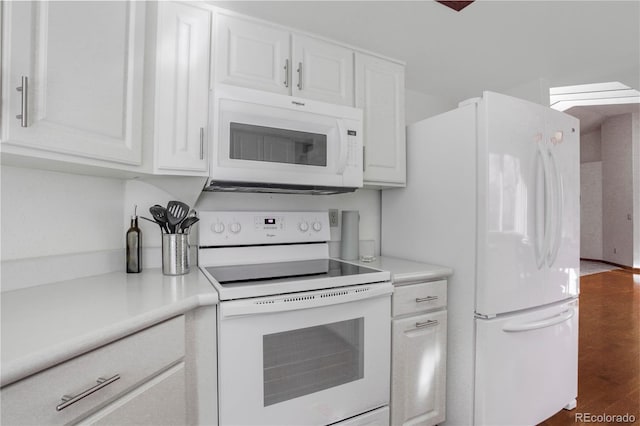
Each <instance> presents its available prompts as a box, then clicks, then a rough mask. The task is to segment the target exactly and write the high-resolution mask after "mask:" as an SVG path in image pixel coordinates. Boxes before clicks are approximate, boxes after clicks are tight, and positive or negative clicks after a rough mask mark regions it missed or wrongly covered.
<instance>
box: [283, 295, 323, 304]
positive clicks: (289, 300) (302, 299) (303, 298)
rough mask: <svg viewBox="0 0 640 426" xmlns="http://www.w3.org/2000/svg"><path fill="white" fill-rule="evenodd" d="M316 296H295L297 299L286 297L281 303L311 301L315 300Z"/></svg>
mask: <svg viewBox="0 0 640 426" xmlns="http://www.w3.org/2000/svg"><path fill="white" fill-rule="evenodd" d="M315 298H316V296H314V295H311V296H297V297H287V298H286V299H284V300H283V302H285V303H287V302H302V301H304V300H313V299H315Z"/></svg>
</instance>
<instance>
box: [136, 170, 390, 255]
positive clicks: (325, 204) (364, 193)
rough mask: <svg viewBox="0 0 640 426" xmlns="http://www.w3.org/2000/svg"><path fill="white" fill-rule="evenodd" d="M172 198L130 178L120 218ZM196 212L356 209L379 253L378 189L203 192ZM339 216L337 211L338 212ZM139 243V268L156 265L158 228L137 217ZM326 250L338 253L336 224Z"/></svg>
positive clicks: (364, 235)
mask: <svg viewBox="0 0 640 426" xmlns="http://www.w3.org/2000/svg"><path fill="white" fill-rule="evenodd" d="M172 199H176V197H175V196H174V195H172V194H170V193H168V192H165V191H164V190H162V189H159V188H157V187H155V186H153V185H151V184H149V183H146V182H142V181H139V180H130V181H128V182H127V183H126V195H125V203H124V204H125V213H124V216H125V217H124V221H125V223H127V224H128V223H129V221H130V216H131V212H132V211H133V205H134V204H137V205H138V211H139V212H140V214H141V215H143V216H147V217H150V216H151V215H150V214H149V207H151V206H152V205H154V204H156V203H157V204H160V205H166V204H167V202H169V201H170V200H172ZM192 207H194V208H195V209H196V211H198V212H200V211H206V210H211V211H215V210H222V211H225V210H226V211H229V210H241V211H242V210H248V211H261V210H266V211H269V210H275V211H278V210H294V211H295V210H298V211H299V210H312V211H313V210H328V209H339V210H358V211H360V240H361V241H363V240H365V241H373V244H374V250H375V254H376V255H377V254H379V253H380V191H378V190H367V189H359V190H357V191H356V192H354V193H350V194H340V195H320V196H318V195H288V194H236V193H221V192H203V193H202V194H201V196H200V198H199V199H198V201H197V203H195V205H194V206H192ZM340 216H341V214H340ZM139 225H140V228H141V230H142V246H143V247H144V249H145V254H144V258H143V267H158V266H160V259H161V258H160V249H159V248H160V247H161V245H162V240H161V234H160V229H159V227H158V226H157V225H155V224H153V223H150V222H147V221H145V220H141V221H140V223H139ZM197 231H198V228H197V226H195V227H194V228H193V230H192V236H191V238H190V242H191V243H193V244H197ZM331 241H332V243H331V244H330V250H331V255H332V256H339V255H340V252H339V241H340V227H336V228H331Z"/></svg>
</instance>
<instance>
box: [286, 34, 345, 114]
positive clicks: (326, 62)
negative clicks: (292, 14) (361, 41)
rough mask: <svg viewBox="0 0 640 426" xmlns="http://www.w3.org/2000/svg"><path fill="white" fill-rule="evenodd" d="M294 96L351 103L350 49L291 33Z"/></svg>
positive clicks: (337, 102) (343, 103)
mask: <svg viewBox="0 0 640 426" xmlns="http://www.w3.org/2000/svg"><path fill="white" fill-rule="evenodd" d="M291 50H292V52H293V54H292V57H293V65H292V66H293V68H292V71H294V73H293V78H292V81H293V82H294V84H293V87H292V89H293V92H292V93H293V95H294V96H299V97H303V98H309V99H316V100H320V101H324V102H329V103H333V104H342V105H350V106H351V105H353V51H352V50H350V49H347V48H345V47H342V46H338V45H335V44H332V43H327V42H325V41H322V40H319V39H316V38H312V37H307V36H303V35H297V34H293V35H292V49H291Z"/></svg>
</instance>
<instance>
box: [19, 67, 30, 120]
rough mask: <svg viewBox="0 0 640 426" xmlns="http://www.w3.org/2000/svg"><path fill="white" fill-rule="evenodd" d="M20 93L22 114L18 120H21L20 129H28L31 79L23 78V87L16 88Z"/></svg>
mask: <svg viewBox="0 0 640 426" xmlns="http://www.w3.org/2000/svg"><path fill="white" fill-rule="evenodd" d="M16 90H17V91H18V92H20V95H21V96H20V114H18V115H16V118H17V119H18V120H20V127H27V125H28V123H27V120H28V118H29V77H27V76H26V75H23V76H22V81H21V86H18V87H16Z"/></svg>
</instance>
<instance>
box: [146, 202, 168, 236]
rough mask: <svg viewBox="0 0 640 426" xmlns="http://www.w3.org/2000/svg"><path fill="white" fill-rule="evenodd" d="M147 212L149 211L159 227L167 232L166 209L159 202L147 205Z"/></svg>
mask: <svg viewBox="0 0 640 426" xmlns="http://www.w3.org/2000/svg"><path fill="white" fill-rule="evenodd" d="M149 212H150V213H151V216H153V218H154V219H155V220H156V222H158V224H159V225H160V227H161V228H162V229H164V230H165V232H166V233H167V234H168V233H169V228H168V227H167V209H165V208H164V207H162V206H161V205H159V204H156V205H155V206H151V207H149Z"/></svg>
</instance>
